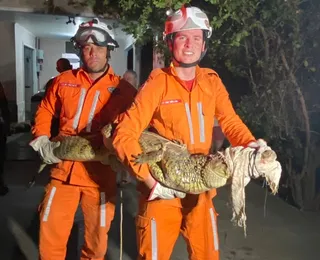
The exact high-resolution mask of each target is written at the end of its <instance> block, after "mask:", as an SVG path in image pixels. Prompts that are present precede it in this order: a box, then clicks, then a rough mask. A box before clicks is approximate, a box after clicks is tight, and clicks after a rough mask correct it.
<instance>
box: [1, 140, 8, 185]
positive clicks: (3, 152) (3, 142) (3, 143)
mask: <svg viewBox="0 0 320 260" xmlns="http://www.w3.org/2000/svg"><path fill="white" fill-rule="evenodd" d="M6 144H7V137H6V136H0V186H2V185H4V180H3V174H4V161H5V160H6V150H7V145H6Z"/></svg>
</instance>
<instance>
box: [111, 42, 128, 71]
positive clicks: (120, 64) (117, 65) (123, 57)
mask: <svg viewBox="0 0 320 260" xmlns="http://www.w3.org/2000/svg"><path fill="white" fill-rule="evenodd" d="M116 40H117V42H118V44H119V48H117V49H115V50H114V51H112V52H111V60H110V62H109V63H110V65H111V66H112V68H113V70H114V72H115V73H116V74H118V75H119V76H122V75H123V73H125V71H126V70H127V52H126V51H125V50H124V48H125V46H124V44H125V42H124V40H123V39H116Z"/></svg>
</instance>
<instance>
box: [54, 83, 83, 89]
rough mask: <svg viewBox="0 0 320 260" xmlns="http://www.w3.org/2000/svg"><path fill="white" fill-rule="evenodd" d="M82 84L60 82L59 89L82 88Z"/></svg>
mask: <svg viewBox="0 0 320 260" xmlns="http://www.w3.org/2000/svg"><path fill="white" fill-rule="evenodd" d="M80 86H81V85H80V84H74V83H70V82H60V83H59V87H69V88H78V87H80Z"/></svg>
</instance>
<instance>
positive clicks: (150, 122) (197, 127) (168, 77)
mask: <svg viewBox="0 0 320 260" xmlns="http://www.w3.org/2000/svg"><path fill="white" fill-rule="evenodd" d="M214 117H216V118H217V119H218V121H219V124H220V126H221V128H222V131H223V132H224V133H225V135H226V136H227V138H228V139H229V140H230V142H231V144H232V145H246V144H248V143H249V142H250V141H253V140H255V138H254V137H253V136H252V134H251V132H250V131H249V130H248V128H247V127H246V126H245V125H244V124H243V122H242V121H241V119H240V118H239V117H238V116H237V115H236V113H235V111H234V109H233V107H232V104H231V102H230V99H229V95H228V93H227V91H226V89H225V87H224V85H223V84H222V82H221V80H220V78H219V76H218V75H217V73H216V72H214V71H213V70H210V69H202V68H199V67H197V68H196V77H195V82H194V85H193V88H192V90H191V91H189V90H188V89H187V87H186V86H185V83H184V82H183V81H181V80H180V79H179V78H178V77H177V75H176V73H175V70H174V67H173V66H171V67H169V68H165V69H156V70H154V71H153V72H152V73H151V75H150V76H149V79H148V80H147V81H146V83H145V85H144V86H143V87H142V89H141V90H140V91H139V93H138V95H137V97H136V98H135V101H134V103H133V105H132V106H131V108H130V109H128V110H127V111H126V112H125V113H124V116H123V118H122V119H121V121H120V123H119V124H118V126H117V128H116V131H115V134H114V137H113V145H114V147H115V149H116V151H117V154H118V156H119V158H120V159H121V160H122V161H123V162H124V163H125V164H126V165H128V166H129V168H130V170H131V173H132V174H134V176H136V177H137V178H138V180H140V181H141V182H140V185H139V190H140V191H141V197H140V203H139V212H138V216H137V218H136V228H137V243H138V252H139V257H138V259H147V260H168V259H170V255H171V253H172V249H173V247H174V244H175V242H176V239H177V238H178V235H179V232H181V233H182V235H183V236H184V238H185V240H186V241H187V246H188V252H189V255H190V259H193V260H195V259H198V260H199V259H201V260H202V259H203V260H204V259H208V260H209V259H210V260H212V259H219V242H218V232H217V223H216V220H217V214H216V211H215V209H214V206H213V204H212V198H213V197H214V196H215V194H216V190H215V189H214V190H211V191H209V192H206V193H203V194H200V195H190V194H188V195H187V196H186V198H184V199H179V198H176V199H172V200H161V199H158V200H154V201H151V202H148V201H147V200H146V199H147V197H148V195H149V193H150V190H148V189H147V188H146V186H144V184H143V183H142V182H143V180H144V179H146V177H147V176H148V175H149V174H150V173H149V170H148V166H147V165H146V164H144V165H134V164H133V163H132V162H130V160H131V159H132V157H131V156H132V155H137V154H139V153H141V148H140V145H139V143H138V138H139V136H140V134H141V132H142V131H143V130H144V129H146V128H147V127H148V126H150V129H153V130H154V131H156V132H157V133H159V134H160V135H162V136H164V137H166V138H168V139H171V140H172V139H175V140H181V141H183V143H185V144H186V145H187V147H188V150H189V151H190V153H203V154H208V152H209V149H210V147H211V142H212V131H213V127H214Z"/></svg>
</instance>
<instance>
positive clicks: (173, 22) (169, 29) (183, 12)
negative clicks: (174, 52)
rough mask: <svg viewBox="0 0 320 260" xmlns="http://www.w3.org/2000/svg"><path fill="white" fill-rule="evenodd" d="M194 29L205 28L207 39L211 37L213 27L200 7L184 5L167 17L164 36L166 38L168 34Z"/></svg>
mask: <svg viewBox="0 0 320 260" xmlns="http://www.w3.org/2000/svg"><path fill="white" fill-rule="evenodd" d="M193 29H201V30H203V31H204V32H205V33H206V38H207V39H209V38H210V37H211V34H212V28H211V26H210V23H209V19H208V16H207V15H206V14H205V13H204V12H203V11H201V10H200V9H199V8H198V7H193V6H187V7H186V6H183V7H182V8H181V9H179V10H178V11H176V12H174V13H172V14H170V15H169V17H168V18H167V20H166V23H165V29H164V32H163V38H164V40H166V38H167V36H168V35H171V34H173V33H176V32H181V31H186V30H193Z"/></svg>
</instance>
